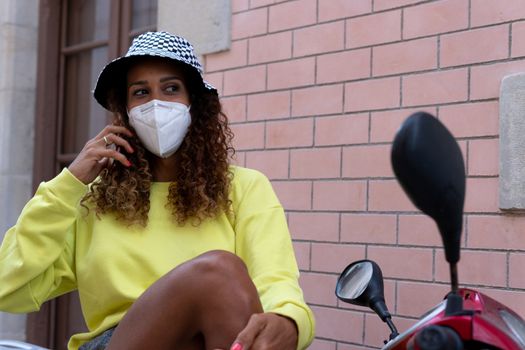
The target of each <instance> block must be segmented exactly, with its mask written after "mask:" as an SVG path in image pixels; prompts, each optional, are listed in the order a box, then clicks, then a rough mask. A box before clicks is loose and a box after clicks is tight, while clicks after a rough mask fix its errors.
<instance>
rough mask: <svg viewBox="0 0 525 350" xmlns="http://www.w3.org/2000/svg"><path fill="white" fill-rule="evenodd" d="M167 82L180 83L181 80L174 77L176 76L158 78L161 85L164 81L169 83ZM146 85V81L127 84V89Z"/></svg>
mask: <svg viewBox="0 0 525 350" xmlns="http://www.w3.org/2000/svg"><path fill="white" fill-rule="evenodd" d="M169 80H179V81H181V82H182V79H181V78H180V77H178V76H176V75H173V76H168V77H163V78H160V82H161V83H163V82H165V81H169ZM147 83H148V81H147V80H138V81H135V82H133V83H129V84H128V88H130V87H131V86H133V85H145V84H147Z"/></svg>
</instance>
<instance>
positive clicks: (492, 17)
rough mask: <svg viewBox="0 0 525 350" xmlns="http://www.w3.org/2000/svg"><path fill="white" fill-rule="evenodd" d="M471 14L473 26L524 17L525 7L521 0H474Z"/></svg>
mask: <svg viewBox="0 0 525 350" xmlns="http://www.w3.org/2000/svg"><path fill="white" fill-rule="evenodd" d="M470 16H471V21H472V24H471V25H472V26H482V25H487V24H493V23H500V22H507V21H512V20H518V19H523V17H525V7H523V1H521V0H498V1H492V0H472V4H471V9H470Z"/></svg>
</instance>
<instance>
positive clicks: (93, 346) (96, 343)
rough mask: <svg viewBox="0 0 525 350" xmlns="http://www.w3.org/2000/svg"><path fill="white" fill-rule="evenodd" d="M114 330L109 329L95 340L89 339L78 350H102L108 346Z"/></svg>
mask: <svg viewBox="0 0 525 350" xmlns="http://www.w3.org/2000/svg"><path fill="white" fill-rule="evenodd" d="M114 330H115V328H114V327H113V328H110V329H108V330H107V331H105V332H104V333H102V334H101V335H99V336H98V337H96V338H93V339H91V340H90V341H88V342H87V343H84V344H82V345H81V346H80V347H79V348H78V350H104V349H105V348H106V346H108V344H109V341H110V339H111V336H112V335H113V331H114Z"/></svg>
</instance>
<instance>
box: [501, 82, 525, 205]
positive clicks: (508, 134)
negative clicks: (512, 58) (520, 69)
mask: <svg viewBox="0 0 525 350" xmlns="http://www.w3.org/2000/svg"><path fill="white" fill-rule="evenodd" d="M499 106H500V113H499V114H500V121H499V129H500V132H499V137H500V142H499V156H500V160H499V207H500V209H502V210H509V211H522V210H524V209H525V73H518V74H513V75H508V76H506V77H504V78H503V80H502V82H501V89H500V100H499Z"/></svg>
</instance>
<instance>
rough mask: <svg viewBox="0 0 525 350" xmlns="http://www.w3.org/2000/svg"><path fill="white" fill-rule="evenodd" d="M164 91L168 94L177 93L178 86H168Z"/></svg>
mask: <svg viewBox="0 0 525 350" xmlns="http://www.w3.org/2000/svg"><path fill="white" fill-rule="evenodd" d="M166 91H168V92H177V91H179V86H178V85H170V86H168V87H167V88H166Z"/></svg>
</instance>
